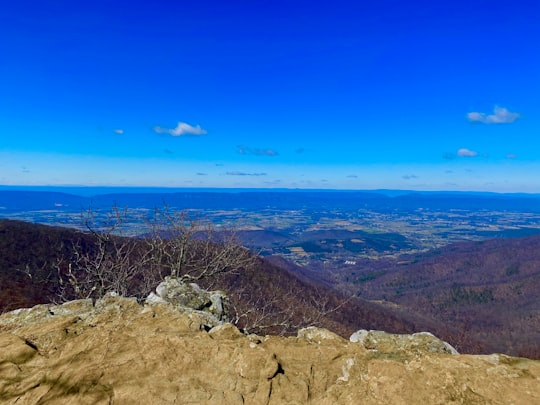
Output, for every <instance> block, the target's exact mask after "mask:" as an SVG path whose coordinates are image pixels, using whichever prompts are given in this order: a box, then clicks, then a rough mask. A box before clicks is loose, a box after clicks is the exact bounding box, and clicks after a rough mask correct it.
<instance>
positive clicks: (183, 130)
mask: <svg viewBox="0 0 540 405" xmlns="http://www.w3.org/2000/svg"><path fill="white" fill-rule="evenodd" d="M153 129H154V132H155V133H157V134H169V135H171V136H184V135H193V136H200V135H206V134H207V133H208V132H207V131H206V130H204V129H202V128H201V126H200V125H197V126H191V125H189V124H186V123H185V122H178V125H176V128H164V127H160V126H156V127H154V128H153Z"/></svg>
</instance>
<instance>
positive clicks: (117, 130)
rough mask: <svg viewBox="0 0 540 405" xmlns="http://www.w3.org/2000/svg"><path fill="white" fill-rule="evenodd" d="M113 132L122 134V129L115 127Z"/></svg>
mask: <svg viewBox="0 0 540 405" xmlns="http://www.w3.org/2000/svg"><path fill="white" fill-rule="evenodd" d="M114 133H115V134H118V135H122V134H123V133H124V130H123V129H120V128H117V129H115V130H114Z"/></svg>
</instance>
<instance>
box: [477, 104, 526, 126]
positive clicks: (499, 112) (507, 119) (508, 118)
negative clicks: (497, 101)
mask: <svg viewBox="0 0 540 405" xmlns="http://www.w3.org/2000/svg"><path fill="white" fill-rule="evenodd" d="M467 118H468V120H469V121H471V122H481V123H483V124H510V123H512V122H514V121H515V120H517V119H518V118H519V114H518V113H515V112H510V111H508V110H507V109H506V108H503V107H498V106H495V108H494V109H493V114H489V115H488V114H486V113H481V112H470V113H468V114H467Z"/></svg>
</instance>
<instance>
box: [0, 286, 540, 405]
mask: <svg viewBox="0 0 540 405" xmlns="http://www.w3.org/2000/svg"><path fill="white" fill-rule="evenodd" d="M207 326H208V325H206V320H205V318H204V317H203V316H201V315H200V312H198V311H189V310H178V309H176V308H174V307H173V306H171V305H165V304H155V305H147V306H144V307H143V306H141V305H139V304H138V303H137V302H136V301H135V300H132V299H128V298H122V297H113V296H108V297H105V298H103V299H101V300H99V301H97V302H96V303H95V305H93V304H92V302H91V301H86V300H82V301H73V302H69V303H66V304H64V305H60V306H53V305H40V306H37V307H34V308H31V309H24V310H17V311H13V312H10V313H6V314H4V315H2V316H0V403H2V404H18V405H19V404H38V403H42V404H257V405H258V404H329V405H330V404H332V405H333V404H540V362H539V361H533V360H527V359H522V358H512V357H508V356H504V355H497V354H494V355H489V356H471V355H457V354H454V355H452V354H447V353H439V352H433V351H430V350H429V349H428V350H424V349H422V347H421V346H419V345H413V346H408V344H405V343H403V342H402V343H403V344H400V343H399V342H398V346H399V347H394V348H392V347H390V345H388V346H385V349H384V350H382V349H381V347H382V346H380V345H379V350H377V349H368V348H366V347H364V345H362V344H359V342H350V341H347V340H345V339H342V338H340V337H339V336H337V335H335V334H332V333H331V332H328V331H325V330H322V329H316V328H308V329H306V330H303V331H301V332H300V333H299V336H297V337H288V338H285V337H276V336H269V337H268V336H267V337H258V336H255V335H250V336H245V335H243V334H241V333H240V332H239V331H238V330H237V329H236V328H235V327H234V326H232V325H230V324H227V323H222V324H220V325H217V326H214V327H213V328H211V329H210V330H209V331H207V329H208V327H207ZM400 339H401V340H403V339H405V341H407V339H408V338H405V337H403V338H401V337H400V338H398V340H399V341H401V340H400ZM428 346H429V345H428Z"/></svg>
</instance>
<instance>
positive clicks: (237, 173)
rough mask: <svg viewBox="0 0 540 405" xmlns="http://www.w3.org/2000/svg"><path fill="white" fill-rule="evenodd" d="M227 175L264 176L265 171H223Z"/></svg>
mask: <svg viewBox="0 0 540 405" xmlns="http://www.w3.org/2000/svg"><path fill="white" fill-rule="evenodd" d="M225 174H226V175H227V176H266V173H246V172H239V171H232V172H227V173H225Z"/></svg>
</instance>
